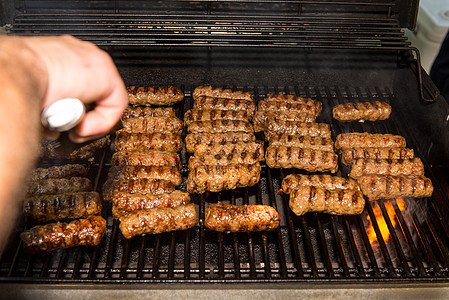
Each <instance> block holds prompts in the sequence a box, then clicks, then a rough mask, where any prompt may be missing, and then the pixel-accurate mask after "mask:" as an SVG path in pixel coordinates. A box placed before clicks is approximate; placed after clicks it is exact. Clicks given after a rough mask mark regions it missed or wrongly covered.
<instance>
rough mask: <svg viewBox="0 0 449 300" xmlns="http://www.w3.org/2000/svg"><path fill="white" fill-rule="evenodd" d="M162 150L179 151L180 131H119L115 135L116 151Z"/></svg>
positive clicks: (180, 143) (180, 144) (180, 145)
mask: <svg viewBox="0 0 449 300" xmlns="http://www.w3.org/2000/svg"><path fill="white" fill-rule="evenodd" d="M148 150H161V151H170V152H179V151H181V150H182V138H181V134H179V133H163V132H155V133H130V132H126V131H119V132H117V135H116V137H115V151H142V152H143V151H148Z"/></svg>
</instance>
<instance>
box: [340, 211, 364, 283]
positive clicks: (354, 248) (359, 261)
mask: <svg viewBox="0 0 449 300" xmlns="http://www.w3.org/2000/svg"><path fill="white" fill-rule="evenodd" d="M344 224H345V229H346V234H347V235H348V239H349V246H350V248H351V251H352V257H354V259H355V265H356V266H357V272H358V275H359V276H360V277H365V276H366V273H365V270H364V269H363V263H362V259H361V257H360V251H359V250H358V248H359V247H357V243H356V241H355V239H354V234H353V232H352V229H351V224H350V223H349V220H348V219H345V220H344Z"/></svg>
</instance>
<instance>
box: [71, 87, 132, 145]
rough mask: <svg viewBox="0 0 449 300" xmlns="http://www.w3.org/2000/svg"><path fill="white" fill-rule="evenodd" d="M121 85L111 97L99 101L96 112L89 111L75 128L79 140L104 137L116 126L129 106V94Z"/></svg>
mask: <svg viewBox="0 0 449 300" xmlns="http://www.w3.org/2000/svg"><path fill="white" fill-rule="evenodd" d="M121 84H122V85H119V86H118V87H117V88H116V89H115V90H114V92H113V93H112V94H111V95H110V96H109V97H107V98H106V99H104V100H102V101H99V102H98V103H97V106H96V107H95V108H94V110H92V111H89V112H88V113H87V114H86V116H85V117H84V118H83V120H82V121H81V123H80V124H79V125H78V126H77V127H76V128H75V133H76V136H77V137H78V138H79V139H81V138H88V137H94V136H98V135H104V134H106V133H108V132H109V131H110V130H111V128H112V127H113V126H114V125H116V123H117V122H118V120H119V119H120V116H121V115H122V113H123V110H124V109H125V108H126V106H127V105H128V99H127V94H126V91H125V88H124V85H123V83H121Z"/></svg>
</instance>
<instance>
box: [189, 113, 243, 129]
mask: <svg viewBox="0 0 449 300" xmlns="http://www.w3.org/2000/svg"><path fill="white" fill-rule="evenodd" d="M213 120H241V121H246V122H249V118H248V113H247V112H246V111H244V110H220V109H189V110H188V111H187V112H186V113H185V115H184V125H185V126H187V127H188V126H189V125H190V124H191V123H192V122H196V121H213Z"/></svg>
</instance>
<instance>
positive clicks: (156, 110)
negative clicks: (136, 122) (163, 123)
mask: <svg viewBox="0 0 449 300" xmlns="http://www.w3.org/2000/svg"><path fill="white" fill-rule="evenodd" d="M138 117H167V118H174V117H176V114H175V110H174V109H173V108H172V107H147V106H145V107H141V106H136V107H133V106H128V107H127V108H126V109H125V111H124V112H123V114H122V117H121V119H122V120H126V119H130V118H138Z"/></svg>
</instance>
